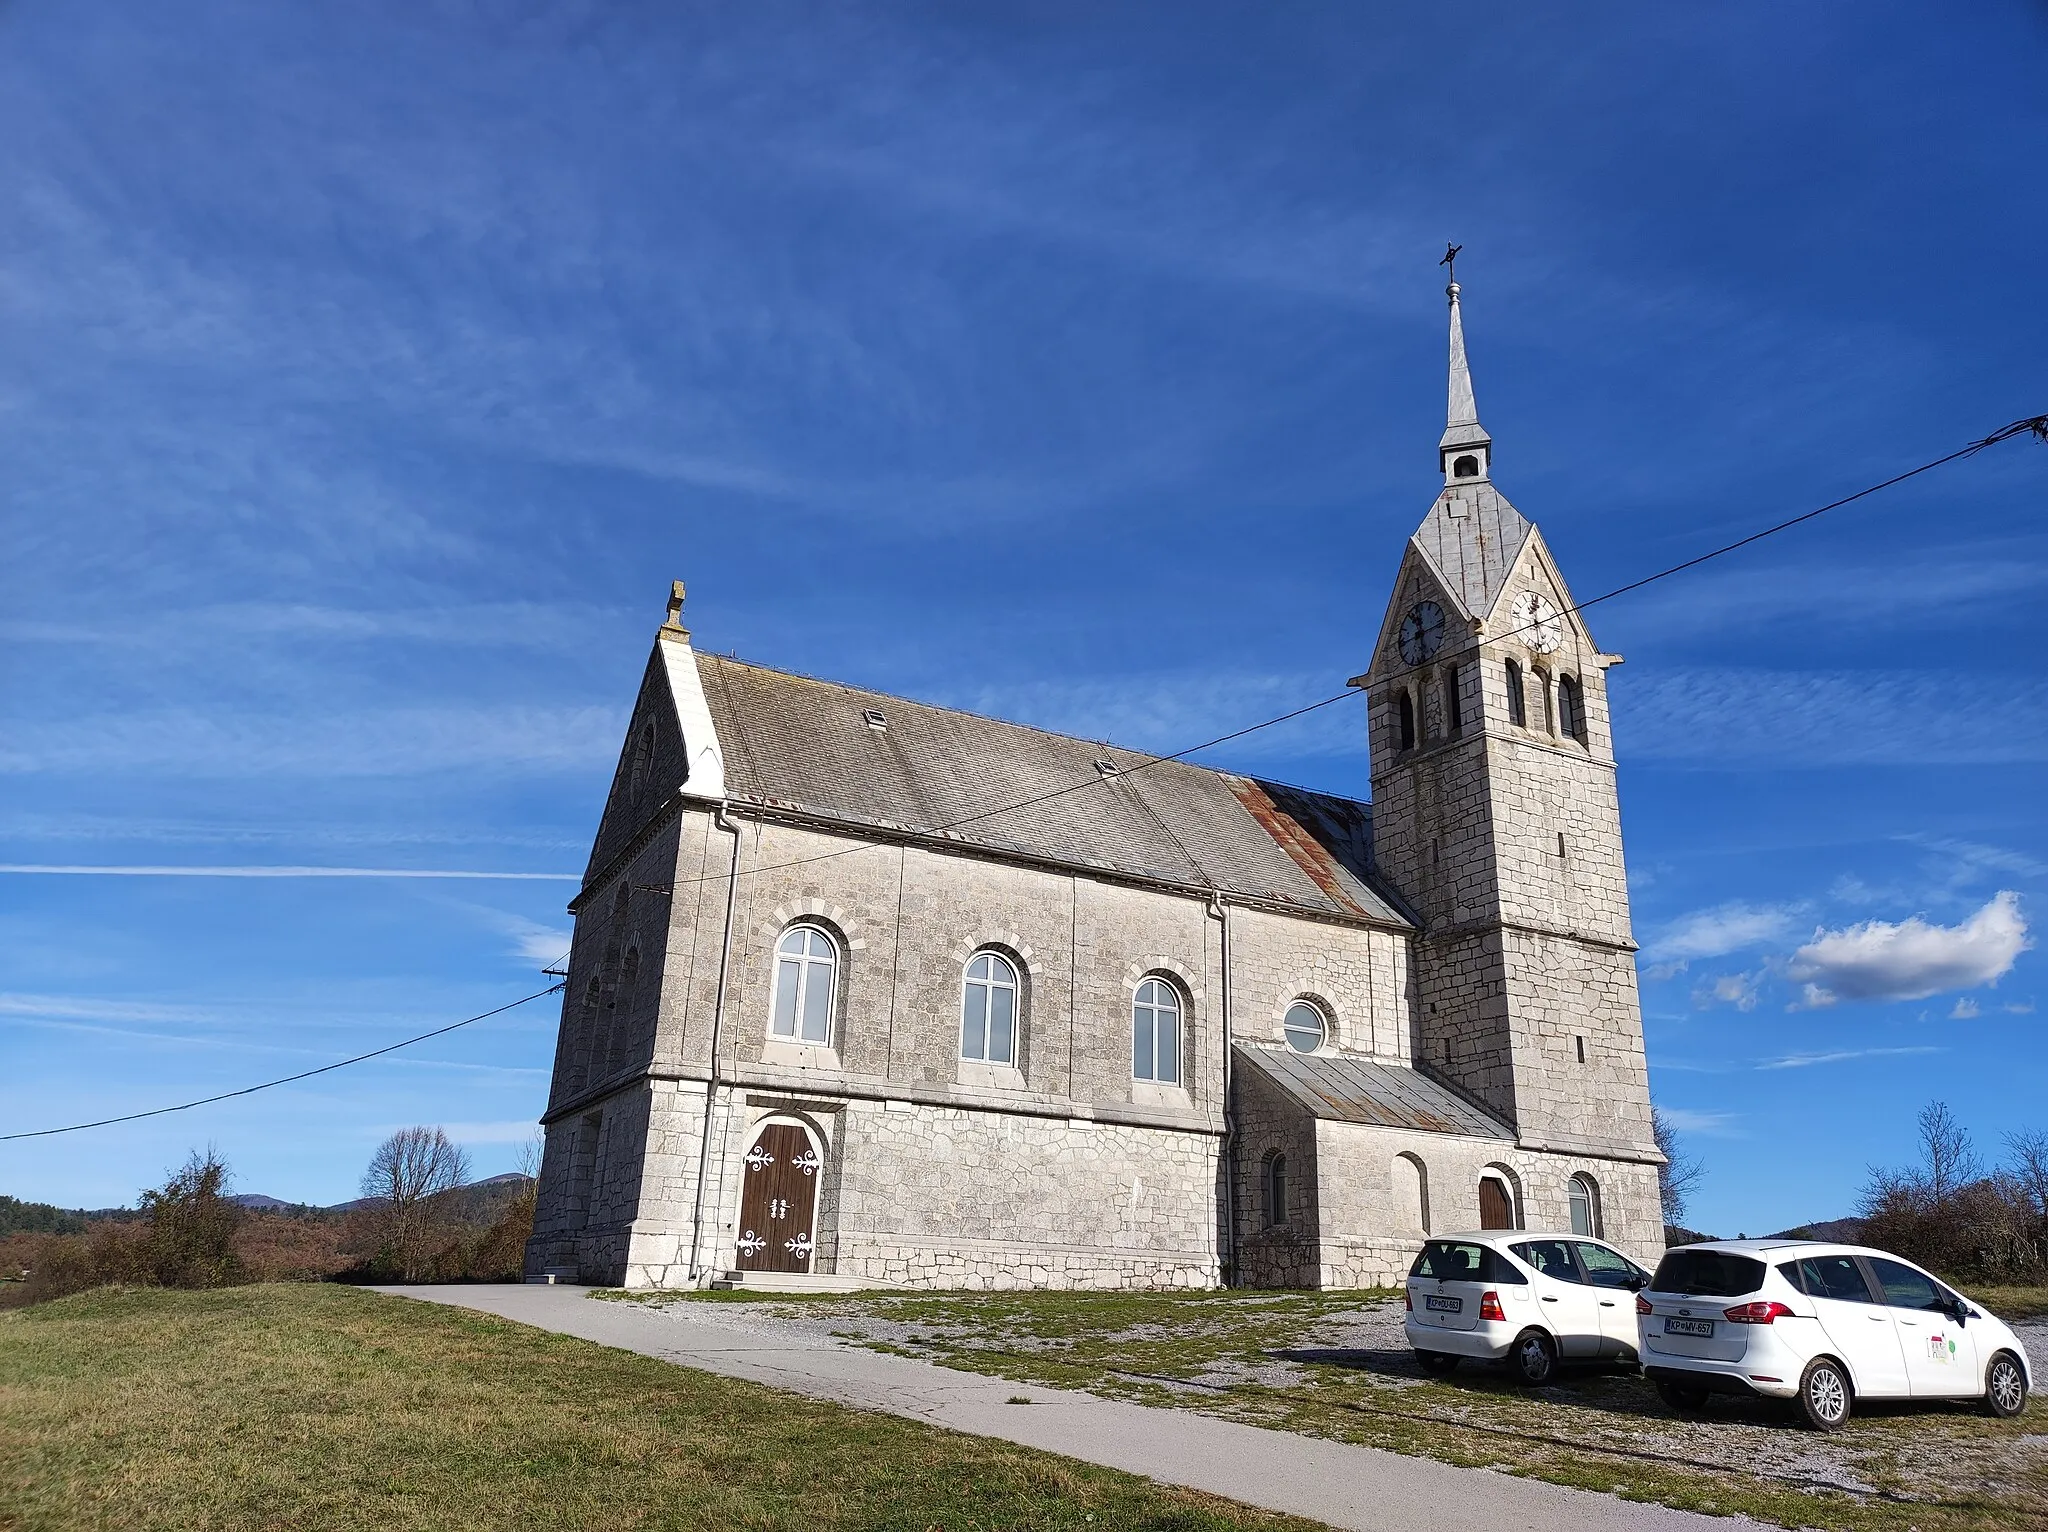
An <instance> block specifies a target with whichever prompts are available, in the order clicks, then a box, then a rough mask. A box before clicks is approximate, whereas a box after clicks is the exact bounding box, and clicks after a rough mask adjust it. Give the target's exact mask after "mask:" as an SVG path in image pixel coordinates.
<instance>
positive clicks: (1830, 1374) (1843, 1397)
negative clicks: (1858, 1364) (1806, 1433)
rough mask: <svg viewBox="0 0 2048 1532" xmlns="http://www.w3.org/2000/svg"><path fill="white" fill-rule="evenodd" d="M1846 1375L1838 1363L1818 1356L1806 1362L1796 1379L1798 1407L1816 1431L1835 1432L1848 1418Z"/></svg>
mask: <svg viewBox="0 0 2048 1532" xmlns="http://www.w3.org/2000/svg"><path fill="white" fill-rule="evenodd" d="M1852 1397H1853V1396H1852V1395H1851V1393H1850V1390H1849V1374H1848V1373H1846V1372H1845V1371H1843V1370H1842V1364H1841V1363H1839V1362H1836V1361H1834V1360H1832V1359H1830V1358H1828V1357H1820V1358H1818V1359H1816V1360H1814V1361H1811V1362H1808V1363H1807V1364H1806V1372H1805V1374H1804V1375H1803V1376H1802V1377H1801V1378H1800V1379H1799V1408H1800V1410H1801V1412H1802V1413H1803V1414H1804V1415H1805V1416H1806V1423H1807V1424H1808V1425H1810V1426H1812V1427H1813V1428H1814V1430H1816V1431H1839V1430H1840V1429H1841V1428H1842V1425H1843V1423H1844V1422H1846V1421H1847V1420H1848V1418H1849V1404H1850V1400H1851V1398H1852Z"/></svg>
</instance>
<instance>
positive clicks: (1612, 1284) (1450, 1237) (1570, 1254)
mask: <svg viewBox="0 0 2048 1532" xmlns="http://www.w3.org/2000/svg"><path fill="white" fill-rule="evenodd" d="M1649 1279H1650V1274H1649V1273H1648V1272H1646V1271H1644V1270H1643V1268H1642V1267H1640V1266H1638V1265H1636V1263H1635V1262H1634V1261H1631V1260H1630V1259H1629V1258H1628V1257H1627V1256H1625V1255H1623V1254H1622V1253H1621V1252H1620V1251H1619V1250H1616V1249H1615V1248H1614V1247H1613V1246H1612V1245H1609V1244H1605V1243H1603V1242H1602V1241H1600V1240H1597V1239H1587V1238H1586V1237H1585V1236H1584V1235H1582V1234H1544V1233H1536V1232H1531V1231H1529V1230H1526V1229H1485V1230H1482V1231H1480V1232H1478V1233H1473V1234H1444V1235H1439V1236H1437V1237H1436V1238H1433V1239H1431V1240H1429V1241H1427V1242H1426V1243H1425V1244H1424V1245H1423V1247H1422V1254H1420V1255H1418V1256H1417V1257H1416V1258H1415V1264H1414V1265H1413V1266H1412V1267H1410V1268H1409V1271H1408V1283H1407V1298H1408V1317H1407V1320H1406V1323H1405V1325H1404V1328H1405V1329H1406V1331H1407V1334H1408V1344H1409V1345H1411V1346H1413V1347H1414V1348H1415V1360H1416V1361H1417V1362H1418V1363H1419V1364H1421V1366H1422V1369H1423V1370H1424V1371H1425V1372H1436V1373H1444V1372H1449V1371H1450V1370H1451V1369H1452V1368H1454V1367H1456V1366H1457V1365H1458V1363H1459V1362H1460V1361H1461V1360H1464V1359H1468V1358H1469V1359H1471V1360H1473V1361H1483V1362H1502V1361H1504V1362H1506V1363H1507V1364H1508V1366H1509V1369H1510V1370H1511V1371H1512V1372H1513V1373H1514V1374H1515V1376H1516V1377H1518V1378H1520V1379H1521V1380H1522V1381H1523V1382H1524V1383H1528V1384H1532V1385H1536V1384H1543V1383H1548V1382H1549V1381H1550V1380H1551V1378H1552V1377H1553V1376H1554V1375H1555V1374H1556V1372H1557V1366H1558V1363H1559V1362H1561V1361H1565V1362H1572V1361H1580V1362H1596V1361H1606V1362H1632V1361H1634V1360H1635V1359H1636V1316H1635V1303H1634V1298H1633V1295H1634V1293H1635V1292H1636V1291H1637V1290H1638V1289H1639V1288H1641V1287H1642V1286H1643V1285H1644V1284H1645V1283H1647V1282H1648V1281H1649Z"/></svg>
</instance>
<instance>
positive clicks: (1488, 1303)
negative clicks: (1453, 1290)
mask: <svg viewBox="0 0 2048 1532" xmlns="http://www.w3.org/2000/svg"><path fill="white" fill-rule="evenodd" d="M1479 1317H1480V1318H1481V1319H1502V1320H1504V1319H1506V1318H1507V1317H1508V1316H1507V1314H1506V1313H1505V1312H1504V1311H1503V1310H1502V1308H1501V1306H1500V1294H1499V1293H1488V1294H1487V1295H1486V1296H1485V1297H1483V1298H1481V1299H1480V1300H1479Z"/></svg>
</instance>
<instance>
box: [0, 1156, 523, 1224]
mask: <svg viewBox="0 0 2048 1532" xmlns="http://www.w3.org/2000/svg"><path fill="white" fill-rule="evenodd" d="M532 1184H533V1178H532V1177H531V1176H525V1175H521V1174H520V1173H519V1172H518V1171H516V1170H508V1171H506V1172H505V1173H504V1174H503V1175H500V1176H486V1177H484V1179H483V1180H481V1181H470V1182H466V1183H465V1184H463V1185H461V1186H458V1187H456V1188H455V1189H454V1190H453V1191H450V1192H444V1193H443V1194H442V1195H443V1196H446V1197H452V1198H458V1199H460V1200H462V1201H464V1202H466V1203H491V1202H496V1201H499V1200H501V1199H503V1198H505V1197H508V1196H516V1195H517V1194H518V1191H519V1189H521V1188H524V1187H527V1186H531V1185H532ZM227 1200H228V1201H230V1202H232V1203H233V1204H234V1205H235V1206H236V1207H240V1208H247V1209H248V1210H249V1211H250V1212H252V1213H290V1212H299V1213H354V1212H358V1211H360V1210H361V1209H363V1208H367V1207H375V1206H376V1205H377V1204H378V1203H379V1202H381V1201H382V1200H383V1199H382V1198H380V1197H356V1198H353V1199H352V1200H350V1201H348V1202H336V1203H331V1204H328V1205H327V1206H324V1207H323V1206H321V1205H320V1204H318V1203H311V1202H287V1201H285V1200H284V1198H282V1197H272V1196H269V1195H267V1194H265V1193H263V1192H236V1193H234V1194H233V1195H232V1196H230V1197H229V1198H228V1199H227ZM141 1216H142V1214H141V1212H140V1210H139V1209H136V1208H60V1207H58V1206H56V1205H55V1204H54V1203H49V1202H24V1201H22V1200H21V1199H20V1198H18V1197H9V1196H5V1195H0V1236H5V1235H9V1234H78V1233H82V1232H84V1229H85V1226H86V1225H87V1224H89V1223H92V1222H95V1221H97V1220H106V1221H109V1222H114V1223H123V1222H126V1221H127V1220H129V1219H131V1218H140V1217H141Z"/></svg>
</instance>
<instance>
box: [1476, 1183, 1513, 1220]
mask: <svg viewBox="0 0 2048 1532" xmlns="http://www.w3.org/2000/svg"><path fill="white" fill-rule="evenodd" d="M1514 1226H1515V1204H1514V1199H1513V1198H1512V1197H1510V1196H1509V1195H1508V1189H1507V1187H1506V1186H1505V1185H1504V1184H1502V1183H1501V1182H1500V1181H1498V1180H1496V1179H1495V1178H1494V1177H1492V1176H1487V1177H1485V1178H1484V1179H1483V1180H1481V1181H1480V1183H1479V1227H1480V1228H1482V1229H1512V1228H1513V1227H1514Z"/></svg>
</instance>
